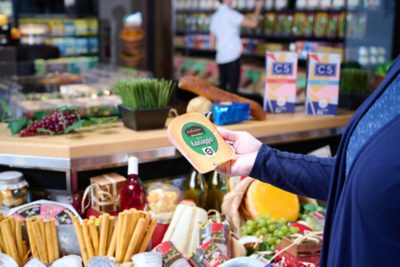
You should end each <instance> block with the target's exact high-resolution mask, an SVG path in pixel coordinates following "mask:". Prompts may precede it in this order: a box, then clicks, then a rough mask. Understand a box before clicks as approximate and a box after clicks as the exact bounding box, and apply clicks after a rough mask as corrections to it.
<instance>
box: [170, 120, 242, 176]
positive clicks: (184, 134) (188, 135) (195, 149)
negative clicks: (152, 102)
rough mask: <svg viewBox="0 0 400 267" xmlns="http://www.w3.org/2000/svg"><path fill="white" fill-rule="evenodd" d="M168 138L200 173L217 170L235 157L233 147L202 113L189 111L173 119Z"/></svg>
mask: <svg viewBox="0 0 400 267" xmlns="http://www.w3.org/2000/svg"><path fill="white" fill-rule="evenodd" d="M168 138H169V140H170V141H171V142H172V143H173V144H174V145H175V146H176V147H177V148H178V150H179V151H180V152H181V154H182V155H183V156H184V157H185V158H186V159H187V160H188V161H189V162H190V163H191V164H192V165H193V167H194V168H195V169H196V170H197V171H198V172H200V173H206V172H210V171H212V170H215V168H216V167H217V166H219V165H221V164H223V163H225V162H227V161H229V160H231V159H233V158H234V153H233V150H232V148H231V147H230V146H229V145H228V144H227V143H226V142H225V141H224V139H223V138H222V137H221V135H220V134H219V133H218V131H217V129H216V128H215V126H214V125H213V124H212V123H211V122H210V121H209V120H208V119H207V118H206V117H205V116H204V115H202V114H200V113H187V114H184V115H182V116H179V117H177V118H175V119H173V120H172V121H171V123H170V124H169V126H168Z"/></svg>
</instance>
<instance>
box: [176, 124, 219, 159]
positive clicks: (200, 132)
mask: <svg viewBox="0 0 400 267" xmlns="http://www.w3.org/2000/svg"><path fill="white" fill-rule="evenodd" d="M181 134H182V137H183V140H184V141H185V143H186V144H187V145H188V146H189V147H190V148H192V149H193V150H194V151H196V152H197V153H199V154H201V155H206V156H207V157H212V156H214V155H215V153H217V151H218V142H217V138H215V135H214V134H213V133H212V132H211V131H210V130H209V129H208V128H207V127H205V126H203V125H201V124H199V123H196V122H189V123H186V124H185V125H184V126H183V128H182V133H181Z"/></svg>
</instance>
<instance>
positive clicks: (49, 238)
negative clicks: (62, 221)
mask: <svg viewBox="0 0 400 267" xmlns="http://www.w3.org/2000/svg"><path fill="white" fill-rule="evenodd" d="M44 233H45V237H44V239H45V240H46V248H47V255H48V262H47V264H51V263H52V262H53V261H54V260H55V255H54V250H53V248H52V246H53V235H52V234H51V225H50V222H45V223H44Z"/></svg>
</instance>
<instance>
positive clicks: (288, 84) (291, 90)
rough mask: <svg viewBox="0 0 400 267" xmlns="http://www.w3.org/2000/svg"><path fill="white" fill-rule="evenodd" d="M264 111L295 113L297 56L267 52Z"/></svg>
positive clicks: (289, 53) (291, 53)
mask: <svg viewBox="0 0 400 267" xmlns="http://www.w3.org/2000/svg"><path fill="white" fill-rule="evenodd" d="M265 69H266V79H265V93H264V109H265V110H266V111H267V112H271V113H293V112H294V107H295V103H296V78H297V55H296V53H294V52H267V54H266V68H265Z"/></svg>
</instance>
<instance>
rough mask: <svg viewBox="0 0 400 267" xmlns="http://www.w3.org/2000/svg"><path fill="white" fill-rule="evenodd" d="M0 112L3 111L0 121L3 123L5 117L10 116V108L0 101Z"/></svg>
mask: <svg viewBox="0 0 400 267" xmlns="http://www.w3.org/2000/svg"><path fill="white" fill-rule="evenodd" d="M0 110H2V111H3V113H2V115H1V118H0V121H4V120H5V119H6V118H7V117H10V116H11V110H10V107H9V106H8V105H7V103H6V101H4V100H3V99H0Z"/></svg>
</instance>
